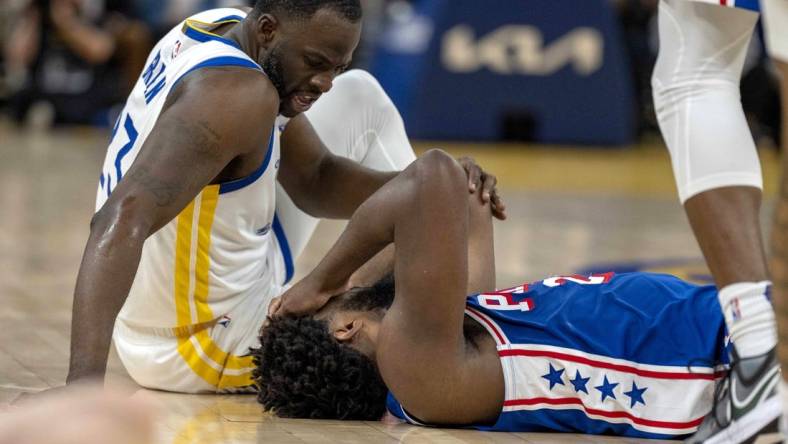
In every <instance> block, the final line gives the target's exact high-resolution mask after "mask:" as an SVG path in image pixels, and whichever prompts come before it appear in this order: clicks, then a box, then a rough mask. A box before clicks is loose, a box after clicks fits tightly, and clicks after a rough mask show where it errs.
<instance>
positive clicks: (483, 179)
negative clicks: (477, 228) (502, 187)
mask: <svg viewBox="0 0 788 444" xmlns="http://www.w3.org/2000/svg"><path fill="white" fill-rule="evenodd" d="M457 162H459V163H460V165H462V167H463V169H465V172H466V173H467V174H468V191H469V192H470V193H476V192H477V190H481V192H480V193H479V196H480V198H481V200H482V202H481V203H482V204H487V203H489V204H490V209H491V210H492V213H493V216H495V218H496V219H500V220H504V219H506V205H504V203H503V200H501V196H500V195H499V194H498V188H496V185H497V184H498V178H497V177H495V175H493V174H490V173H489V172H487V171H484V170H483V169H482V167H481V166H479V165H478V164H477V163H476V161H475V160H474V159H473V158H472V157H468V156H463V157H460V158H458V159H457Z"/></svg>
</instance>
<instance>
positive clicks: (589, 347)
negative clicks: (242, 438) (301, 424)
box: [253, 151, 727, 438]
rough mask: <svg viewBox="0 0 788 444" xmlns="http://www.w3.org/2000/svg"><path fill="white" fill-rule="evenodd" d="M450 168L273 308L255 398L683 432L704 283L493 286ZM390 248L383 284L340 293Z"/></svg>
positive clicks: (705, 342)
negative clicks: (390, 270)
mask: <svg viewBox="0 0 788 444" xmlns="http://www.w3.org/2000/svg"><path fill="white" fill-rule="evenodd" d="M464 177H465V176H464V173H463V170H462V168H461V167H460V166H459V165H458V164H457V162H456V161H454V160H453V159H452V158H450V157H449V156H448V155H446V154H445V153H443V152H440V151H430V152H428V153H427V154H426V155H424V156H423V157H422V158H420V159H419V160H417V161H416V162H414V163H413V164H412V165H411V166H409V167H408V168H407V169H406V170H405V171H404V172H402V173H401V174H400V175H399V176H398V177H396V178H395V179H394V180H392V181H390V182H389V183H388V184H386V185H384V186H383V187H382V188H381V189H380V190H379V191H378V192H376V193H375V194H374V195H373V196H371V197H370V198H369V200H367V201H366V202H365V203H364V204H363V205H362V206H361V207H359V209H358V210H357V212H356V213H355V215H354V216H353V218H352V220H351V221H350V223H349V225H348V227H347V229H346V230H345V232H344V233H343V234H342V236H341V237H340V239H339V240H338V241H337V243H336V244H335V245H334V246H333V248H332V249H331V250H330V252H329V253H328V255H327V256H326V257H325V258H324V259H323V261H322V262H321V263H320V264H319V265H318V266H317V267H316V268H315V270H314V271H313V272H312V273H311V274H309V275H308V276H307V277H306V278H305V279H304V280H302V281H301V282H299V283H297V284H296V285H295V286H294V287H293V288H292V289H291V290H289V291H288V292H286V293H285V294H284V295H283V297H282V299H281V300H279V301H277V302H275V303H273V304H272V306H271V312H270V313H271V315H272V316H271V319H270V321H269V323H268V324H267V325H266V326H264V327H263V329H262V331H261V337H260V341H261V346H260V348H259V349H256V350H253V354H254V356H255V361H256V364H257V366H258V367H257V369H256V371H255V373H254V378H255V381H256V383H257V385H258V386H259V390H260V391H259V394H258V397H259V398H258V399H259V401H260V402H261V403H262V404H263V406H264V407H265V408H266V409H269V410H272V411H273V412H274V413H276V414H277V415H279V416H285V417H304V418H335V419H359V420H370V419H379V418H381V417H382V416H383V415H384V413H385V410H386V408H388V411H389V412H390V413H392V414H394V415H395V416H398V417H399V418H402V419H405V420H407V421H408V422H411V423H414V424H422V425H424V424H430V425H440V426H468V427H472V428H476V429H479V430H496V431H519V432H522V431H556V432H576V433H593V434H616V435H624V436H633V437H649V438H674V437H677V436H681V435H687V434H690V433H692V432H693V431H695V430H696V429H697V426H698V424H700V422H701V420H702V418H703V416H704V415H706V414H707V413H708V412H709V410H710V409H711V406H712V397H713V396H712V395H713V391H714V384H715V381H717V380H718V379H720V378H721V377H722V376H723V373H724V372H723V371H722V369H723V368H724V367H723V365H724V364H723V361H725V360H726V359H727V358H726V356H727V355H726V353H725V344H724V343H725V341H724V337H725V331H724V322H723V318H722V314H721V312H720V308H719V303H718V302H717V298H716V292H715V289H714V287H711V286H706V287H699V286H695V285H692V284H690V283H687V282H684V281H681V280H680V279H678V278H675V277H672V276H666V275H657V274H647V273H629V274H620V275H614V274H613V273H607V274H600V275H592V276H588V277H580V276H572V277H552V278H548V279H545V280H543V281H540V282H536V283H531V284H523V285H521V286H519V287H515V288H512V289H508V290H502V291H495V290H494V289H495V288H496V287H495V260H494V257H493V234H492V221H491V215H490V208H489V205H482V204H481V203H480V202H481V201H480V199H479V197H478V195H469V193H468V191H467V186H465V179H464ZM392 242H393V243H394V245H395V266H394V267H395V270H396V273H395V274H394V278H393V280H389V282H380V283H378V284H377V285H375V286H374V287H372V288H352V289H349V290H348V289H346V286H347V284H346V282H347V280H348V277H349V276H350V275H351V274H352V273H353V272H354V271H355V270H356V269H358V268H359V267H360V266H362V265H363V264H364V263H365V262H366V261H367V260H369V259H370V258H371V257H373V256H374V255H375V254H376V253H377V252H379V251H380V250H381V249H383V248H384V247H385V246H387V245H388V244H390V243H392ZM518 247H519V248H527V246H518ZM395 283H396V285H394V284H395ZM480 292H481V294H480ZM466 294H472V296H469V297H467V298H466V296H465V295H466ZM333 295H336V296H333Z"/></svg>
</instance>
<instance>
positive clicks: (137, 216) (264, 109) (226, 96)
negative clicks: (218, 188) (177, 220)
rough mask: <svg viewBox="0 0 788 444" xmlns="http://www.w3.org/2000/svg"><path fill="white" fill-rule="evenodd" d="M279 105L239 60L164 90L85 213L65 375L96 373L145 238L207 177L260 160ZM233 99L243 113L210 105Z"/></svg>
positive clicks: (221, 176) (231, 173)
mask: <svg viewBox="0 0 788 444" xmlns="http://www.w3.org/2000/svg"><path fill="white" fill-rule="evenodd" d="M278 106H279V103H278V95H277V94H276V91H275V90H274V88H273V86H272V85H271V84H270V82H269V81H268V80H267V79H266V78H265V77H264V76H263V75H261V74H260V73H259V72H256V71H252V70H245V69H238V68H220V69H205V70H201V71H198V72H195V73H194V74H192V75H190V76H189V77H187V78H186V79H184V80H183V81H182V83H181V85H179V86H178V88H177V89H176V90H174V91H173V92H172V93H171V95H170V97H169V99H168V101H167V103H166V104H165V109H164V110H163V111H162V113H161V115H160V117H159V119H158V120H157V122H156V126H155V128H154V129H153V130H152V132H151V134H150V136H149V137H148V139H147V140H146V141H145V143H144V145H143V147H142V149H141V152H140V154H139V156H138V157H137V159H136V160H135V162H134V164H133V165H132V166H131V167H130V169H129V171H128V173H127V174H126V177H125V178H124V179H125V180H123V181H121V182H120V183H119V184H118V187H117V188H116V189H115V190H114V191H113V193H112V195H111V196H110V197H109V200H108V201H107V202H106V203H105V205H104V206H103V207H102V208H101V210H100V211H99V212H98V213H96V214H95V215H94V217H93V219H92V220H91V229H90V237H89V239H88V243H87V246H86V248H85V253H84V255H83V259H82V264H81V266H80V271H79V275H78V278H77V285H76V290H75V293H74V307H73V320H72V332H71V361H70V366H69V375H68V381H69V382H72V381H75V380H78V379H82V378H85V377H91V376H93V377H101V376H103V374H104V371H105V369H106V359H107V353H108V350H109V344H110V339H111V335H112V327H113V325H114V322H115V318H116V316H117V314H118V312H119V311H120V308H121V307H122V305H123V303H124V301H125V299H126V297H127V296H128V292H129V289H130V287H131V284H132V282H133V280H134V276H135V272H136V270H137V266H138V264H139V261H140V255H141V251H142V246H143V243H144V241H145V239H146V238H147V237H148V236H149V235H151V234H152V233H154V232H155V231H156V230H158V229H159V228H161V227H162V226H163V225H165V224H166V223H167V222H169V221H170V220H172V219H173V218H174V217H175V216H177V214H178V213H179V212H180V211H181V210H182V209H183V208H184V207H185V206H186V205H187V204H188V203H189V202H190V201H191V200H192V199H193V198H194V197H195V196H196V195H197V194H198V193H199V192H200V190H201V189H202V188H203V187H205V186H206V185H208V184H210V183H212V182H217V181H223V180H229V179H233V178H239V177H243V176H245V175H247V174H249V173H250V172H252V171H253V170H254V169H255V168H257V167H258V166H259V164H260V162H262V160H263V155H264V153H261V151H262V150H260V146H261V145H262V144H263V143H264V141H266V140H268V138H269V136H270V131H271V130H272V126H273V121H274V119H275V117H276V114H277V110H278ZM231 108H232V109H238V110H243V112H239V113H237V114H236V113H227V112H216V110H222V109H225V110H226V109H231Z"/></svg>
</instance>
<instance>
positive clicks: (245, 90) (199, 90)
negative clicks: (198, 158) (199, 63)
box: [165, 67, 279, 153]
mask: <svg viewBox="0 0 788 444" xmlns="http://www.w3.org/2000/svg"><path fill="white" fill-rule="evenodd" d="M165 109H166V110H167V112H169V113H174V114H177V116H178V119H180V120H184V119H186V120H194V119H200V120H207V121H210V122H211V125H212V126H213V127H214V128H215V129H216V131H217V132H218V133H222V134H223V136H224V138H225V140H226V142H227V143H226V144H223V145H224V146H225V147H228V146H233V147H235V148H236V149H237V150H238V151H239V153H242V152H245V151H249V150H255V149H257V147H258V146H259V143H260V142H259V141H260V140H261V139H267V137H268V136H267V134H263V133H264V132H267V129H270V128H271V127H273V125H274V120H275V119H276V116H277V114H278V110H279V95H278V94H277V92H276V89H275V88H274V86H273V85H272V84H271V82H270V81H269V80H268V78H267V77H266V76H265V75H264V74H263V73H261V72H260V71H256V70H252V69H247V68H235V67H227V68H205V69H200V70H198V71H197V72H194V73H192V74H190V75H189V76H188V77H187V78H185V79H184V80H183V81H182V84H181V85H178V87H177V89H176V90H175V91H173V94H171V96H170V97H169V98H168V99H167V104H166V105H165ZM263 130H265V131H263Z"/></svg>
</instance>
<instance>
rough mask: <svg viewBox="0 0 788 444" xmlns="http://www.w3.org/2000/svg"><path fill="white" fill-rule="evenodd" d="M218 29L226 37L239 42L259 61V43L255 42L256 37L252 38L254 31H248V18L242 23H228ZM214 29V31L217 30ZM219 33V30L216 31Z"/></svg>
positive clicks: (250, 55) (252, 57)
mask: <svg viewBox="0 0 788 444" xmlns="http://www.w3.org/2000/svg"><path fill="white" fill-rule="evenodd" d="M216 31H222V32H223V34H220V35H223V36H224V38H226V39H230V40H232V41H234V42H235V43H237V44H238V46H239V47H240V48H241V51H243V52H244V53H245V54H246V55H248V56H249V57H250V58H251V59H252V60H255V61H257V53H258V51H257V45H256V43H255V40H254V38H252V35H253V33H251V32H248V30H247V23H246V20H244V21H242V22H240V23H228V24H227V25H222V26H221V27H219V28H217V29H216ZM216 31H214V32H216ZM216 33H217V34H218V32H216Z"/></svg>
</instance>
